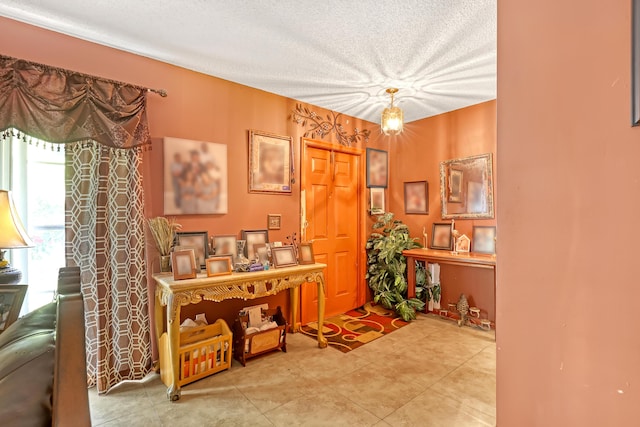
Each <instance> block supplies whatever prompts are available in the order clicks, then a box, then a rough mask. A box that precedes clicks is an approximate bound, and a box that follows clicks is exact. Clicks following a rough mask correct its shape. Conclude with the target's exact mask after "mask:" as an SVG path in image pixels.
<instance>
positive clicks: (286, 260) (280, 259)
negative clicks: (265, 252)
mask: <svg viewBox="0 0 640 427" xmlns="http://www.w3.org/2000/svg"><path fill="white" fill-rule="evenodd" d="M271 259H272V260H273V266H274V267H275V268H282V267H293V266H295V265H298V260H297V258H296V251H295V248H294V247H293V246H291V245H287V246H280V247H273V248H271Z"/></svg>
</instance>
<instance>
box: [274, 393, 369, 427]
mask: <svg viewBox="0 0 640 427" xmlns="http://www.w3.org/2000/svg"><path fill="white" fill-rule="evenodd" d="M265 415H266V417H267V418H268V419H269V420H270V421H271V422H272V423H273V424H274V425H276V426H286V427H289V426H332V427H333V426H338V425H343V426H350V427H357V426H371V425H374V424H375V423H377V422H379V421H380V419H379V418H378V417H376V416H374V415H373V414H371V413H370V412H368V411H366V410H365V409H363V408H361V407H360V406H358V405H357V404H355V403H353V402H351V401H350V400H349V399H345V398H343V397H342V396H340V395H339V394H337V393H335V392H333V390H332V389H331V388H326V389H325V390H324V391H323V392H321V393H320V394H318V395H304V396H301V397H300V398H298V399H296V400H293V401H291V402H289V403H287V404H285V405H282V406H280V407H278V408H275V409H272V410H271V411H269V412H267V413H265Z"/></svg>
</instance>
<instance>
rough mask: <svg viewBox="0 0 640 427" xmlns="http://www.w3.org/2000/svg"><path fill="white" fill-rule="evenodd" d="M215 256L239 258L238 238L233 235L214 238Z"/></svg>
mask: <svg viewBox="0 0 640 427" xmlns="http://www.w3.org/2000/svg"><path fill="white" fill-rule="evenodd" d="M213 246H214V248H215V255H216V256H219V255H231V257H232V259H235V257H236V256H238V238H237V237H236V236H235V235H233V234H220V235H217V236H213Z"/></svg>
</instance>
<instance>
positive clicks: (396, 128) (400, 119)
mask: <svg viewBox="0 0 640 427" xmlns="http://www.w3.org/2000/svg"><path fill="white" fill-rule="evenodd" d="M386 92H387V93H388V94H389V95H391V105H390V106H389V108H385V109H384V110H383V111H382V119H381V120H380V128H381V129H382V133H384V134H385V135H399V134H400V133H401V132H402V126H403V125H404V115H403V113H402V110H401V109H400V108H398V107H394V106H393V95H394V94H395V93H397V92H398V89H396V88H393V87H391V88H389V89H387V90H386Z"/></svg>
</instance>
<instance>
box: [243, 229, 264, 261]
mask: <svg viewBox="0 0 640 427" xmlns="http://www.w3.org/2000/svg"><path fill="white" fill-rule="evenodd" d="M242 240H246V241H247V243H246V246H245V255H246V257H247V258H249V260H250V261H253V260H254V259H255V258H256V253H255V248H254V246H255V245H257V244H260V243H269V230H268V229H261V230H242Z"/></svg>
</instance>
